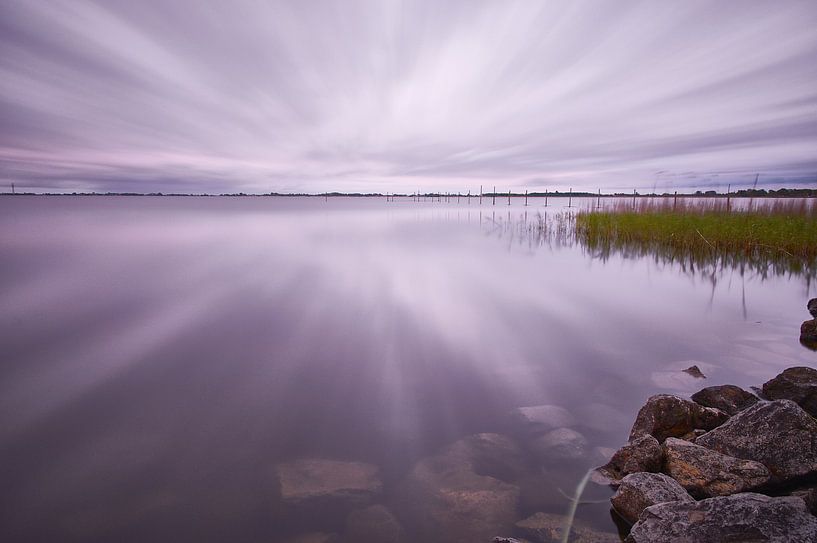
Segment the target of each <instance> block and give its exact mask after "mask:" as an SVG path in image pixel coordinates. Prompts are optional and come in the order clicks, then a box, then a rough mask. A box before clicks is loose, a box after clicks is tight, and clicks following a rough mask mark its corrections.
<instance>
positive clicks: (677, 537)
mask: <svg viewBox="0 0 817 543" xmlns="http://www.w3.org/2000/svg"><path fill="white" fill-rule="evenodd" d="M626 541H627V542H628V543H656V542H659V541H660V542H662V543H713V542H716V541H723V542H726V541H735V542H738V541H745V542H750V541H757V542H760V541H763V542H770V543H771V542H774V543H813V542H814V541H817V518H815V517H814V516H812V515H810V514H809V512H808V511H807V510H806V505H805V503H803V500H801V499H799V498H795V497H791V496H786V497H780V498H771V497H769V496H764V495H762V494H753V493H748V492H747V493H742V494H733V495H732V496H721V497H717V498H709V499H706V500H702V501H699V502H695V501H677V502H668V503H660V504H656V505H653V506H651V507H648V508H647V509H645V510H644V512H643V513H641V516H640V517H639V520H638V522H637V523H636V524H635V525H634V526H633V528H632V530H631V531H630V535H629V536H628V537H627V540H626Z"/></svg>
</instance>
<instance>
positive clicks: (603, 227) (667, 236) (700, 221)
mask: <svg viewBox="0 0 817 543" xmlns="http://www.w3.org/2000/svg"><path fill="white" fill-rule="evenodd" d="M762 204H763V205H760V206H755V205H753V203H749V205H748V206H744V207H746V209H745V210H734V209H733V208H732V205H734V202H726V201H723V200H721V201H716V202H710V203H708V204H704V203H700V202H697V203H696V202H691V203H690V202H683V201H682V202H675V201H674V200H672V199H667V200H662V201H661V202H659V203H650V202H642V203H640V205H635V206H633V205H629V206H628V205H627V203H626V202H623V201H622V202H621V203H620V204H619V205H617V206H615V207H614V208H613V209H609V210H604V211H582V212H580V213H578V214H577V215H576V236H577V238H578V240H579V241H580V242H581V243H582V244H583V245H584V246H586V247H587V248H588V249H589V250H591V251H593V252H594V253H596V254H597V255H600V256H602V257H606V256H609V255H610V254H612V253H614V252H615V253H623V254H625V255H629V256H643V255H648V254H652V255H655V256H656V258H657V259H659V260H663V261H672V262H681V263H682V264H686V265H688V266H690V267H693V268H694V267H696V266H697V267H698V268H701V267H706V268H710V267H711V266H717V267H721V266H731V267H738V266H749V267H750V268H752V269H753V270H754V271H757V272H760V273H761V274H764V275H765V274H766V273H768V272H770V271H773V272H777V273H783V272H793V273H798V274H800V273H805V274H807V275H813V274H814V271H815V269H817V265H816V264H817V206H816V205H815V202H814V201H809V200H796V201H792V200H788V201H786V200H779V201H774V202H762Z"/></svg>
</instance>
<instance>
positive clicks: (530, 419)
mask: <svg viewBox="0 0 817 543" xmlns="http://www.w3.org/2000/svg"><path fill="white" fill-rule="evenodd" d="M513 418H514V419H515V420H516V422H517V423H518V424H521V425H522V426H523V428H524V429H525V430H526V431H527V432H529V433H532V434H539V433H543V432H547V431H549V430H555V429H556V428H562V427H567V426H573V425H574V424H576V418H575V417H574V416H573V415H571V414H570V411H568V410H567V409H565V408H564V407H559V406H558V405H532V406H528V407H519V408H517V409H515V410H514V411H513Z"/></svg>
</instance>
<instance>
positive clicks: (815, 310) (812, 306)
mask: <svg viewBox="0 0 817 543" xmlns="http://www.w3.org/2000/svg"><path fill="white" fill-rule="evenodd" d="M806 308H807V309H808V312H809V313H811V316H812V317H814V318H815V319H817V298H812V299H811V300H809V301H808V303H807V304H806Z"/></svg>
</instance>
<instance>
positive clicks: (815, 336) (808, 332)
mask: <svg viewBox="0 0 817 543" xmlns="http://www.w3.org/2000/svg"><path fill="white" fill-rule="evenodd" d="M800 344H801V345H802V346H803V347H805V348H806V349H811V350H812V351H817V319H812V320H810V321H806V322H804V323H803V324H802V325H800Z"/></svg>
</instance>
